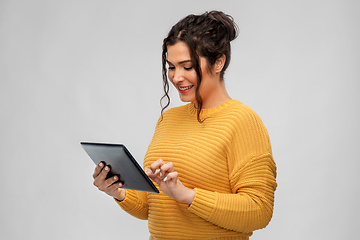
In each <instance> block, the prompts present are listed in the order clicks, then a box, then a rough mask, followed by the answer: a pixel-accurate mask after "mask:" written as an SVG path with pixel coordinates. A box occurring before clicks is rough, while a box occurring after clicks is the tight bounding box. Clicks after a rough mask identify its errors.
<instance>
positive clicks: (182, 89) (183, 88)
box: [179, 86, 192, 91]
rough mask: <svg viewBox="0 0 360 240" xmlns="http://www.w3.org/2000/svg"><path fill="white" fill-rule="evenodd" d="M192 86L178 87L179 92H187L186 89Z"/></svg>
mask: <svg viewBox="0 0 360 240" xmlns="http://www.w3.org/2000/svg"><path fill="white" fill-rule="evenodd" d="M191 87H192V86H188V87H179V89H180V90H181V91H184V90H188V89H190V88H191Z"/></svg>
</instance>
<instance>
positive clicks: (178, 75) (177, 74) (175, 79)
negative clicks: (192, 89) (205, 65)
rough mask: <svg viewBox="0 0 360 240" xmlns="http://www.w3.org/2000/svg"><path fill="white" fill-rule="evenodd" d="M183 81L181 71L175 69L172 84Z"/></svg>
mask: <svg viewBox="0 0 360 240" xmlns="http://www.w3.org/2000/svg"><path fill="white" fill-rule="evenodd" d="M183 80H184V76H183V74H182V71H181V70H177V69H175V71H174V76H173V79H172V81H173V82H174V83H179V82H181V81H183Z"/></svg>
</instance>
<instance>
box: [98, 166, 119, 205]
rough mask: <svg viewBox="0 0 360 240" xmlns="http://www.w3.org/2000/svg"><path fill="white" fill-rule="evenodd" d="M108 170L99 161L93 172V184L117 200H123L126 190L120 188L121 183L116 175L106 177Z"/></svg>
mask: <svg viewBox="0 0 360 240" xmlns="http://www.w3.org/2000/svg"><path fill="white" fill-rule="evenodd" d="M109 171H110V168H109V167H108V166H105V164H104V163H103V162H100V163H99V164H98V165H96V167H95V171H94V174H93V178H94V185H95V186H96V187H97V188H98V189H99V190H100V191H102V192H104V193H106V194H107V195H109V196H111V197H113V198H115V199H117V200H118V201H123V200H124V199H125V195H126V191H125V189H122V188H121V187H122V183H121V182H117V181H118V180H119V178H118V177H117V176H114V177H112V178H108V179H106V176H107V174H108V173H109Z"/></svg>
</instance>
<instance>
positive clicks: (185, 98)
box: [180, 96, 195, 102]
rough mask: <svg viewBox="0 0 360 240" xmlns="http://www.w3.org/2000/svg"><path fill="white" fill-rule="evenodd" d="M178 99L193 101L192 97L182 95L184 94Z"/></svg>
mask: <svg viewBox="0 0 360 240" xmlns="http://www.w3.org/2000/svg"><path fill="white" fill-rule="evenodd" d="M180 100H181V101H182V102H194V101H195V100H194V98H191V97H184V96H180Z"/></svg>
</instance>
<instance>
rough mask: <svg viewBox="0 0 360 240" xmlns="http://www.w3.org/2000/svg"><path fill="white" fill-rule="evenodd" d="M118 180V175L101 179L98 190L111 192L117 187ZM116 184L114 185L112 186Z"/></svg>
mask: <svg viewBox="0 0 360 240" xmlns="http://www.w3.org/2000/svg"><path fill="white" fill-rule="evenodd" d="M118 180H119V177H118V176H113V177H111V178H108V179H106V180H105V181H103V182H102V183H101V184H100V185H99V186H98V188H99V190H100V191H103V192H111V191H113V190H114V189H116V188H118V187H119V185H118V184H117V183H116V182H117V181H118ZM114 185H116V187H114Z"/></svg>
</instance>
